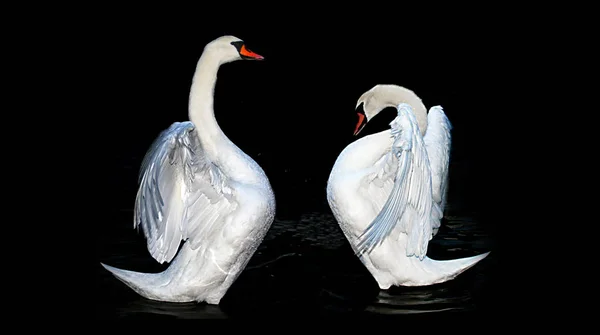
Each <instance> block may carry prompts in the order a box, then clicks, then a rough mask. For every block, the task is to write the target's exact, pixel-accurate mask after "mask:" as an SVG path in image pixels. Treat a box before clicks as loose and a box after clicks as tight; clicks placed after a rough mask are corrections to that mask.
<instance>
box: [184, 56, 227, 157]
mask: <svg viewBox="0 0 600 335" xmlns="http://www.w3.org/2000/svg"><path fill="white" fill-rule="evenodd" d="M221 64H222V62H221V60H220V59H219V57H217V56H216V55H215V54H214V53H212V52H210V50H205V51H204V53H203V54H202V56H201V57H200V60H198V64H197V65H196V72H195V73H194V77H193V79H192V87H191V89H190V97H189V106H188V116H189V118H190V121H192V122H193V123H194V125H195V126H196V131H197V132H198V137H199V138H200V141H201V142H202V145H203V146H204V147H205V149H206V150H208V151H213V150H216V149H215V147H216V145H217V144H219V143H222V142H227V141H229V139H228V138H227V136H225V134H224V133H223V131H222V130H221V128H220V127H219V124H218V123H217V120H216V118H215V112H214V109H213V106H214V104H213V102H214V91H215V84H216V82H217V72H218V71H219V67H220V66H221Z"/></svg>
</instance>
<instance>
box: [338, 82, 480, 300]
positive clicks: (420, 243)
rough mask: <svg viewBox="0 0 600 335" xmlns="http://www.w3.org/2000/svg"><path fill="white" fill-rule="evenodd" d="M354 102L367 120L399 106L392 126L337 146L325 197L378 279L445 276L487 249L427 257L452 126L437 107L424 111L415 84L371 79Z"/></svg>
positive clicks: (415, 280) (393, 281) (438, 215)
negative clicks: (369, 86) (339, 150)
mask: <svg viewBox="0 0 600 335" xmlns="http://www.w3.org/2000/svg"><path fill="white" fill-rule="evenodd" d="M358 106H361V107H363V110H364V114H363V115H365V117H366V119H365V120H366V122H368V121H369V120H370V119H372V118H373V117H374V116H375V115H377V114H378V113H379V112H380V111H381V110H383V109H384V108H387V107H396V108H397V110H398V115H397V117H396V118H395V119H394V120H393V121H392V122H391V123H390V126H391V129H390V130H386V131H382V132H380V133H377V134H373V135H370V136H366V137H364V138H362V139H360V140H358V141H355V142H354V143H351V144H350V145H348V146H347V147H346V148H345V149H344V150H343V151H342V153H340V155H339V157H338V159H337V161H336V162H335V164H334V167H333V169H332V171H331V174H330V177H329V181H328V185H327V198H328V201H329V205H330V207H331V209H332V211H333V214H334V216H335V217H336V219H337V221H338V223H339V224H340V227H341V228H342V231H343V232H344V234H345V235H346V237H347V238H348V240H349V242H350V244H351V245H352V247H353V248H354V250H355V252H356V253H357V255H359V256H360V257H361V260H362V261H363V263H364V264H365V266H366V267H367V269H368V270H369V271H370V272H371V273H372V274H373V276H374V277H375V279H376V280H377V282H378V283H379V286H380V287H381V288H383V289H387V288H389V287H390V286H391V285H406V286H415V285H430V284H435V283H439V282H443V281H447V280H449V279H452V278H454V277H455V276H456V275H458V274H459V273H461V272H462V271H464V270H466V269H467V268H469V267H471V266H472V265H474V264H475V263H477V262H478V261H479V260H481V259H483V258H484V257H485V256H487V253H486V254H483V255H478V256H474V257H468V258H463V259H457V260H450V261H435V260H432V259H430V258H428V257H427V256H426V255H427V246H428V244H429V241H430V240H431V238H432V237H433V236H434V235H435V234H436V233H437V231H438V229H439V227H440V222H441V219H442V217H443V212H444V207H445V203H446V193H447V182H448V166H449V158H450V145H451V136H450V131H451V128H452V126H451V124H450V122H449V120H448V118H447V117H446V115H445V114H444V111H443V109H442V107H440V106H435V107H432V108H431V109H430V111H429V114H427V110H426V109H425V106H424V105H423V104H422V102H421V100H420V99H419V98H418V97H417V96H416V95H415V94H414V93H413V92H412V91H410V90H408V89H406V88H403V87H400V86H395V85H377V86H375V87H374V88H372V89H371V90H369V91H367V92H366V93H365V94H363V95H362V96H361V97H360V99H359V100H358V103H357V107H358ZM359 120H361V121H362V120H363V118H362V117H361V118H360V119H359ZM359 122H360V121H359ZM360 129H362V128H361V126H360V124H359V125H357V130H360Z"/></svg>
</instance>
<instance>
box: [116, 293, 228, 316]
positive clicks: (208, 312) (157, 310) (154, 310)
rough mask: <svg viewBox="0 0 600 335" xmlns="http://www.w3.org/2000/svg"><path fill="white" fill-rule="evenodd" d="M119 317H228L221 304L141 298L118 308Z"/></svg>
mask: <svg viewBox="0 0 600 335" xmlns="http://www.w3.org/2000/svg"><path fill="white" fill-rule="evenodd" d="M116 314H117V316H118V317H119V318H136V319H137V318H152V319H156V318H165V319H226V318H227V314H225V313H224V312H223V311H222V310H221V308H220V307H219V306H215V305H208V304H196V303H165V302H160V301H153V300H148V299H144V298H141V297H140V298H139V299H136V300H134V301H131V302H129V303H126V304H124V305H123V306H120V307H118V308H117V311H116Z"/></svg>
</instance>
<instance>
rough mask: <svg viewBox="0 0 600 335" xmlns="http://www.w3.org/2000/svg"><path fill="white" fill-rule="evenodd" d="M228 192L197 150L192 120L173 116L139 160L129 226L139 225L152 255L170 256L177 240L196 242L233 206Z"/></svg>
mask: <svg viewBox="0 0 600 335" xmlns="http://www.w3.org/2000/svg"><path fill="white" fill-rule="evenodd" d="M231 192H232V190H231V188H230V187H229V186H228V184H227V177H226V176H225V175H224V174H223V173H222V171H221V170H220V169H219V167H218V166H216V165H215V164H213V162H211V161H210V160H209V159H208V158H207V157H206V155H205V154H204V153H203V149H202V146H201V145H200V141H199V139H198V136H197V134H196V131H195V127H194V124H193V123H192V122H189V121H188V122H175V123H173V124H172V125H171V126H170V127H169V128H168V129H166V130H165V131H163V132H162V133H161V134H160V135H159V136H158V138H157V139H156V140H155V141H154V143H153V144H152V146H151V147H150V149H149V150H148V152H147V154H146V156H145V157H144V160H143V162H142V167H141V171H140V187H139V190H138V193H137V197H136V201H135V213H134V227H142V230H143V232H144V235H145V237H146V241H147V244H148V251H149V252H150V254H151V255H152V257H153V258H154V259H156V260H157V261H158V262H160V263H163V262H170V261H171V260H172V259H173V257H174V256H175V254H176V253H177V250H178V248H179V244H180V243H181V241H182V240H183V241H186V240H188V239H190V244H191V246H192V248H196V247H198V245H199V244H200V243H201V241H202V240H203V239H204V238H205V237H206V236H207V234H209V233H210V232H211V231H212V230H213V229H214V228H215V227H216V226H217V227H218V223H219V222H222V220H224V219H225V217H227V216H228V215H230V214H231V213H232V212H233V211H234V210H235V208H236V207H237V203H236V202H234V201H233V200H232V199H233V198H232V197H229V196H228V195H230V194H231Z"/></svg>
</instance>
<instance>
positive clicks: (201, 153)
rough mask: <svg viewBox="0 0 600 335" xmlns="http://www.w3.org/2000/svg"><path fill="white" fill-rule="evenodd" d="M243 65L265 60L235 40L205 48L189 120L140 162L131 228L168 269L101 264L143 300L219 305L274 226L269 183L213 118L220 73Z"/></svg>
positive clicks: (164, 136) (161, 139)
mask: <svg viewBox="0 0 600 335" xmlns="http://www.w3.org/2000/svg"><path fill="white" fill-rule="evenodd" d="M241 59H257V60H260V59H263V58H262V56H260V55H258V54H255V53H253V52H251V51H249V50H248V49H246V46H245V44H244V43H243V42H242V41H241V40H240V39H238V38H236V37H234V36H223V37H220V38H218V39H216V40H214V41H212V42H210V43H209V44H207V45H206V47H205V48H204V51H203V53H202V55H201V57H200V59H199V61H198V64H197V67H196V72H195V74H194V78H193V81H192V86H191V90H190V98H189V118H190V121H185V122H175V123H173V124H172V125H171V126H170V127H169V128H168V129H166V130H165V131H163V132H162V133H161V134H160V136H158V138H157V139H156V140H155V142H154V143H153V144H152V146H151V148H150V149H149V150H148V152H147V153H146V156H145V158H144V160H143V162H142V167H141V171H140V186H139V189H138V193H137V197H136V200H135V210H134V212H135V213H134V227H138V228H139V227H141V229H142V231H143V233H144V235H145V238H146V241H147V247H148V251H149V252H150V254H151V255H152V257H153V258H154V259H156V260H157V261H158V262H160V263H164V262H171V263H170V265H169V267H168V268H167V269H166V270H164V271H163V272H160V273H139V272H133V271H128V270H122V269H117V268H115V267H112V266H109V265H105V264H102V265H103V266H104V267H105V268H106V269H107V270H108V271H110V272H111V273H112V274H114V275H115V276H116V277H117V278H118V279H119V280H121V281H123V282H124V283H125V284H127V285H128V286H129V287H131V288H132V289H133V290H134V291H135V292H137V293H138V294H140V295H141V296H143V297H145V298H148V299H152V300H159V301H169V302H192V301H196V302H203V301H204V302H206V303H209V304H218V303H219V302H220V300H221V298H222V297H223V296H224V295H225V293H226V292H227V290H228V288H229V287H230V286H231V284H232V283H233V282H234V281H235V280H236V278H237V277H238V276H239V274H240V273H241V271H242V270H243V269H244V268H245V266H246V264H247V263H248V261H249V259H250V257H251V256H252V255H253V254H254V252H255V251H256V249H257V247H258V246H259V244H260V243H261V241H262V239H263V237H264V236H265V234H266V232H267V230H268V229H269V227H270V226H271V223H272V222H273V219H274V217H275V197H274V194H273V191H272V188H271V185H270V183H269V180H268V178H267V176H266V175H265V173H264V171H263V170H262V168H261V167H260V166H259V165H258V164H257V163H256V162H255V161H254V160H253V159H252V158H250V157H249V156H248V155H246V154H245V153H244V152H243V151H242V150H241V149H240V148H238V147H237V146H236V145H235V144H234V143H232V142H231V141H230V140H229V139H228V138H227V136H225V134H224V133H223V131H222V130H221V129H220V128H219V126H218V124H217V122H216V119H215V116H214V111H213V92H214V87H215V82H216V79H217V72H218V69H219V67H220V66H221V65H223V64H225V63H228V62H232V61H237V60H241ZM182 241H183V245H182V246H181V249H180V250H179V252H178V248H179V246H180V244H181V242H182Z"/></svg>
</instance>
